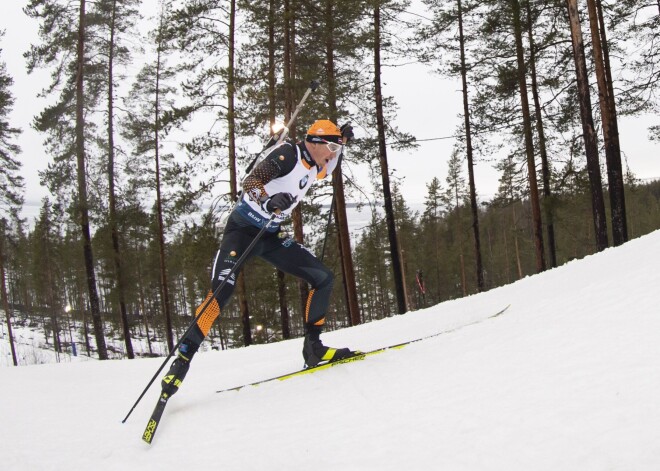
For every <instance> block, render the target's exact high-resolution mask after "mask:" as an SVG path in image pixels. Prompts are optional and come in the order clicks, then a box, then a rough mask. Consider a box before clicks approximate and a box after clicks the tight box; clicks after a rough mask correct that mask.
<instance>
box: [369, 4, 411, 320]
mask: <svg viewBox="0 0 660 471" xmlns="http://www.w3.org/2000/svg"><path fill="white" fill-rule="evenodd" d="M380 49H381V41H380V0H377V1H376V3H375V6H374V86H375V92H376V97H375V98H376V126H377V132H378V150H379V159H380V169H381V170H380V171H381V174H382V179H383V203H384V206H385V220H386V222H387V235H388V238H389V241H390V256H391V258H392V270H393V273H394V289H395V292H396V301H397V311H398V313H399V314H404V313H405V312H406V299H405V294H404V291H403V275H402V273H401V261H400V259H399V243H398V241H397V236H396V225H395V223H394V208H393V205H392V191H391V190H390V171H389V167H388V164H387V146H386V144H385V118H384V116H383V93H382V86H381V72H380V69H381V60H380Z"/></svg>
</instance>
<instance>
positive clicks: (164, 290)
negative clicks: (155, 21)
mask: <svg viewBox="0 0 660 471" xmlns="http://www.w3.org/2000/svg"><path fill="white" fill-rule="evenodd" d="M164 16H165V13H164V12H161V18H160V22H161V24H160V28H159V32H158V34H159V38H158V53H157V63H156V97H155V106H154V152H155V161H156V212H157V218H158V254H159V260H160V290H161V299H162V304H163V306H162V308H163V316H164V318H165V338H166V340H167V348H168V350H169V351H170V352H171V351H172V350H173V349H174V335H173V326H172V313H171V310H170V293H169V288H168V281H167V263H166V258H165V224H164V223H163V200H162V196H161V184H160V70H161V46H162V41H163V40H162V37H160V36H161V35H162V32H163V21H164Z"/></svg>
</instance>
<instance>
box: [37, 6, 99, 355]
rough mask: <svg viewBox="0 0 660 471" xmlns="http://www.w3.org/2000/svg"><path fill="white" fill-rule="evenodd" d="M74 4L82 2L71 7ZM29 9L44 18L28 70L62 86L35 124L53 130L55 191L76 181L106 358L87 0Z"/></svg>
mask: <svg viewBox="0 0 660 471" xmlns="http://www.w3.org/2000/svg"><path fill="white" fill-rule="evenodd" d="M75 5H77V8H75V9H74V8H71V7H72V6H75ZM25 12H26V13H27V14H28V16H30V17H32V18H37V19H39V20H41V24H40V27H39V36H40V38H41V40H42V41H43V43H42V44H40V45H32V46H31V49H30V51H28V52H27V53H26V57H27V58H28V72H31V71H32V70H34V69H35V68H36V67H43V68H52V69H53V72H52V75H51V77H52V83H51V85H50V86H49V88H48V92H49V93H53V92H55V91H57V90H59V91H60V93H59V96H58V100H57V102H56V104H54V105H51V106H48V107H47V108H46V109H45V110H44V111H43V112H42V113H41V115H40V116H39V117H38V118H37V119H36V120H35V123H36V124H35V126H36V128H37V129H38V130H39V131H41V132H44V133H47V134H48V135H49V137H48V138H47V140H46V144H47V146H48V147H49V148H50V151H51V153H52V154H53V155H55V156H57V157H56V158H55V160H54V163H53V165H49V169H48V171H47V172H46V175H45V178H46V180H47V181H48V184H49V188H50V189H51V192H54V193H62V190H63V189H65V188H67V187H68V186H69V185H71V182H77V184H76V203H77V209H78V217H79V224H80V231H81V234H82V246H83V247H82V248H83V259H84V261H85V271H86V274H87V290H88V296H89V303H90V308H91V312H92V322H93V326H94V336H95V338H96V346H97V349H98V355H99V358H100V359H102V360H105V359H107V358H108V352H107V347H106V343H105V336H104V332H103V320H102V318H101V312H100V306H99V294H98V290H97V284H96V272H95V267H94V254H93V250H92V240H91V231H90V220H89V218H90V216H89V213H90V202H89V198H88V188H87V164H88V157H89V156H88V150H87V148H86V141H87V140H88V139H89V138H90V136H91V134H92V129H93V126H92V125H91V124H90V122H89V121H86V116H85V111H86V109H89V108H92V107H93V106H94V105H95V103H96V101H97V100H98V97H99V95H98V90H96V89H95V88H94V87H91V89H90V90H87V91H86V89H85V83H86V78H87V75H88V74H89V73H90V70H92V64H91V63H90V60H89V56H88V55H87V43H86V39H87V33H88V31H87V26H88V18H87V13H86V0H78V2H77V3H73V4H69V3H65V2H60V1H58V0H31V1H30V2H29V3H28V5H27V7H26V8H25ZM74 58H75V59H74ZM74 162H75V164H74ZM74 172H75V176H74Z"/></svg>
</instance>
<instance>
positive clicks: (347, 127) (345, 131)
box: [339, 123, 355, 142]
mask: <svg viewBox="0 0 660 471" xmlns="http://www.w3.org/2000/svg"><path fill="white" fill-rule="evenodd" d="M339 130H340V131H341V137H343V138H345V139H346V142H348V141H350V140H352V139H353V138H354V137H355V134H353V126H351V123H346V124H344V125H342V127H340V128H339Z"/></svg>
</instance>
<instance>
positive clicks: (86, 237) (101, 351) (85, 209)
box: [76, 0, 108, 360]
mask: <svg viewBox="0 0 660 471" xmlns="http://www.w3.org/2000/svg"><path fill="white" fill-rule="evenodd" d="M78 21H79V22H78V59H77V61H78V70H77V72H76V157H77V165H78V168H77V173H78V210H79V211H80V227H81V231H82V239H83V256H84V259H85V272H86V274H87V290H88V291H89V304H90V309H91V311H92V324H93V327H94V337H95V339H96V348H97V349H98V355H99V360H107V359H108V349H107V347H106V344H105V336H104V333H103V320H102V319H101V311H100V309H99V295H98V291H97V288H96V273H95V271H94V254H93V252H92V237H91V234H90V229H89V206H88V202H87V176H86V174H85V170H86V169H85V160H86V158H85V114H84V113H85V107H84V102H83V100H84V94H83V84H84V72H83V69H84V64H85V21H86V19H85V0H80V17H79V20H78Z"/></svg>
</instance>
